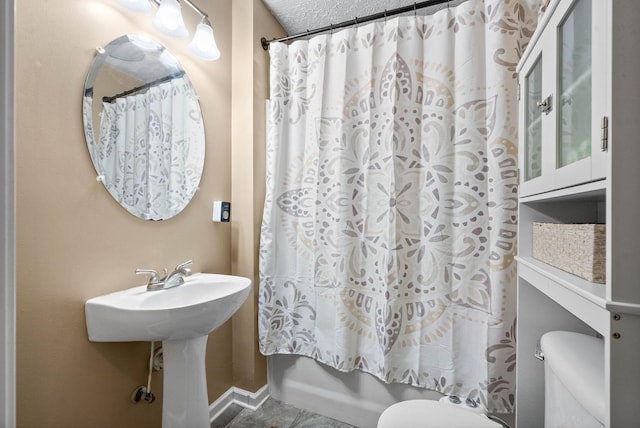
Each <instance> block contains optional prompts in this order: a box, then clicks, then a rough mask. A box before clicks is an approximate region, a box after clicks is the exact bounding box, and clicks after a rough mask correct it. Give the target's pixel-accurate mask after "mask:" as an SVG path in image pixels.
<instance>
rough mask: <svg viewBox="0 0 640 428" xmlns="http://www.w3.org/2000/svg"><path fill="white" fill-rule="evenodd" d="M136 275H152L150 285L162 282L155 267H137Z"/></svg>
mask: <svg viewBox="0 0 640 428" xmlns="http://www.w3.org/2000/svg"><path fill="white" fill-rule="evenodd" d="M136 275H150V276H149V285H151V284H158V283H159V282H160V276H159V275H158V272H156V271H155V270H153V269H136Z"/></svg>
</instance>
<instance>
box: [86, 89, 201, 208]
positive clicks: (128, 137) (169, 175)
mask: <svg viewBox="0 0 640 428" xmlns="http://www.w3.org/2000/svg"><path fill="white" fill-rule="evenodd" d="M85 102H87V101H86V100H85ZM88 102H89V103H90V102H91V100H90V99H89V100H88ZM89 105H90V104H89ZM199 109H200V107H199V106H198V99H197V97H196V95H195V93H194V91H193V89H192V87H191V84H190V83H189V82H188V81H187V80H185V79H184V78H175V79H172V80H170V81H168V82H165V83H161V84H159V85H156V86H152V87H150V88H149V89H148V90H147V91H146V92H144V93H141V94H137V95H131V96H127V97H120V98H116V99H115V100H114V102H113V103H109V102H103V103H102V113H101V116H100V117H101V120H100V133H99V136H97V138H95V139H93V140H91V141H89V152H90V154H91V157H92V159H93V160H94V165H99V168H101V171H98V173H99V174H100V175H101V176H102V177H103V182H104V185H105V187H106V188H107V190H108V191H109V193H110V194H111V195H112V196H113V197H114V198H115V199H116V200H117V201H118V202H119V203H120V204H121V205H122V206H124V207H125V208H126V209H127V210H128V211H129V212H131V213H133V214H135V215H136V216H138V217H141V218H144V219H148V220H162V219H166V218H170V217H173V216H174V215H176V214H178V213H179V212H180V211H181V210H182V209H183V208H184V205H185V203H184V200H185V198H188V199H190V198H191V196H192V195H193V194H194V193H195V191H196V189H197V187H198V185H199V182H200V175H199V174H198V173H196V171H201V170H202V164H203V162H204V145H203V144H196V143H199V142H200V141H204V127H203V124H202V120H201V119H200V115H199V114H194V112H198V111H199ZM85 112H88V114H90V113H91V108H90V107H89V108H86V109H85ZM91 120H92V119H91V118H90V117H88V118H86V119H85V123H91Z"/></svg>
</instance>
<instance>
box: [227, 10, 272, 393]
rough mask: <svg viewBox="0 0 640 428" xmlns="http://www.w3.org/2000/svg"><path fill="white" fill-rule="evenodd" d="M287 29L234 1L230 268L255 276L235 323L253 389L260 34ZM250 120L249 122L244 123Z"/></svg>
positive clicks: (262, 90)
mask: <svg viewBox="0 0 640 428" xmlns="http://www.w3.org/2000/svg"><path fill="white" fill-rule="evenodd" d="M283 35H285V32H284V30H283V29H282V27H281V26H280V24H279V23H278V22H277V21H276V20H275V19H274V18H273V16H271V14H270V12H269V11H268V10H267V8H266V7H265V6H264V4H263V3H262V2H261V1H260V0H234V1H233V53H234V55H233V75H234V80H233V115H232V141H233V144H232V148H231V151H232V197H233V201H234V205H233V210H232V211H233V216H234V218H236V219H238V218H240V221H239V223H237V224H234V225H233V232H232V233H233V238H232V243H231V245H232V254H233V259H232V270H233V273H234V274H237V275H241V276H246V277H250V278H252V279H253V280H254V284H256V287H254V295H253V299H252V300H248V301H247V302H246V303H245V304H244V305H243V307H242V308H241V309H240V310H239V311H238V313H237V314H236V316H235V318H234V324H233V357H234V358H233V364H234V366H233V373H234V380H235V383H236V385H237V386H239V387H240V388H244V389H247V390H250V391H255V390H257V389H258V388H260V387H261V386H262V385H264V384H265V383H266V382H267V367H266V358H265V357H264V356H262V355H261V354H260V351H259V348H258V325H257V318H256V314H257V310H258V286H257V284H258V283H259V278H258V245H259V241H260V223H261V220H262V208H263V205H264V186H265V184H264V176H265V171H264V164H265V119H264V117H265V100H266V99H267V98H268V97H269V54H268V52H266V51H264V50H263V49H262V46H261V44H260V37H262V36H265V37H267V38H268V39H271V38H274V37H279V36H283ZM247 124H252V126H247Z"/></svg>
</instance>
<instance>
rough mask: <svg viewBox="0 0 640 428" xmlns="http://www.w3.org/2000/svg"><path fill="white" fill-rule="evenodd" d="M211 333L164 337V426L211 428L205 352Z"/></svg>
mask: <svg viewBox="0 0 640 428" xmlns="http://www.w3.org/2000/svg"><path fill="white" fill-rule="evenodd" d="M208 337H209V336H200V337H197V338H195V339H182V340H164V341H163V342H162V349H163V360H164V363H163V365H164V383H163V388H164V392H163V397H164V398H163V399H162V427H163V428H182V427H184V428H208V427H209V426H210V425H209V398H208V395H207V377H206V370H205V352H206V347H207V339H208Z"/></svg>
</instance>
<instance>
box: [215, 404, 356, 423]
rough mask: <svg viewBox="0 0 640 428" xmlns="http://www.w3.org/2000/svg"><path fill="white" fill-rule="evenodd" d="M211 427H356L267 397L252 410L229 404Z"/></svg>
mask: <svg viewBox="0 0 640 428" xmlns="http://www.w3.org/2000/svg"><path fill="white" fill-rule="evenodd" d="M211 428H357V427H354V426H353V425H349V424H345V423H342V422H339V421H336V420H335V419H331V418H328V417H326V416H321V415H318V414H315V413H311V412H308V411H306V410H300V409H297V408H295V407H293V406H290V405H289V404H286V403H283V402H281V401H278V400H274V399H273V398H269V399H268V400H267V401H265V402H264V404H263V405H262V406H260V408H258V409H257V410H255V411H253V410H250V409H246V408H244V407H242V406H239V405H237V404H232V405H231V406H229V407H228V408H227V409H226V410H225V411H224V412H223V413H222V414H221V415H220V416H219V417H218V418H217V419H216V420H215V421H213V422H212V423H211Z"/></svg>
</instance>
